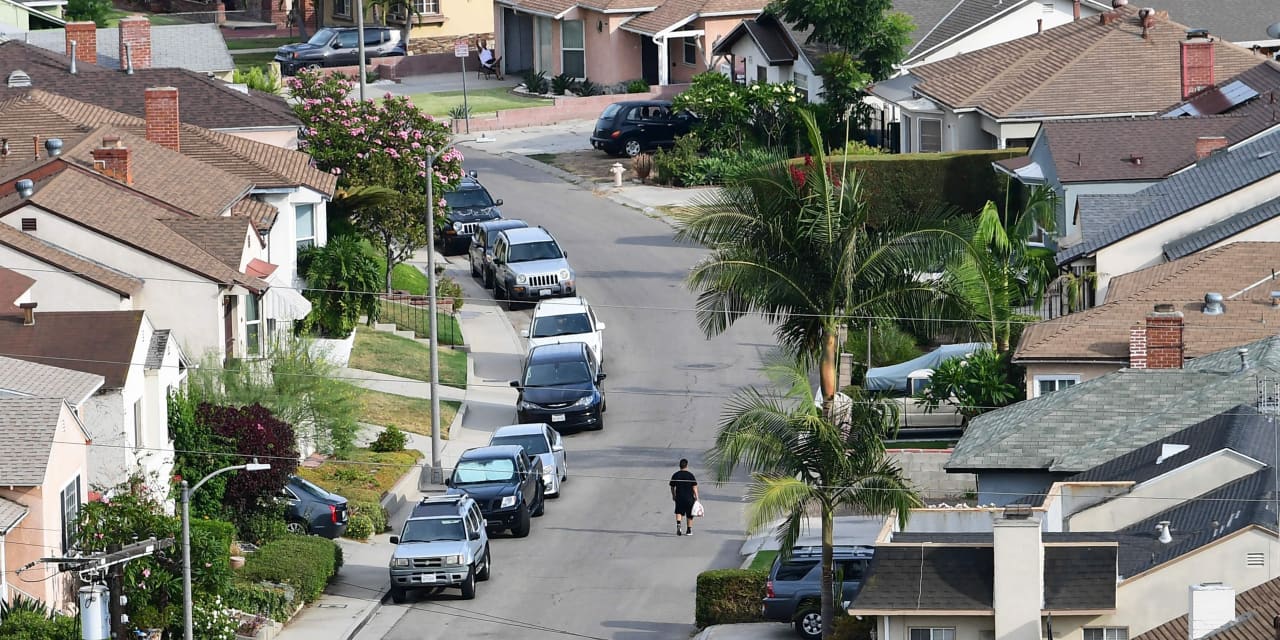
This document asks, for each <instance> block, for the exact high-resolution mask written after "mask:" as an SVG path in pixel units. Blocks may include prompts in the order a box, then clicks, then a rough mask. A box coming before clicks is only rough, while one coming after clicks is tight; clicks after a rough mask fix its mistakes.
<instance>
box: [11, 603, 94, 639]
mask: <svg viewBox="0 0 1280 640" xmlns="http://www.w3.org/2000/svg"><path fill="white" fill-rule="evenodd" d="M0 638H4V639H5V640H79V638H80V620H79V619H78V618H75V617H72V616H63V615H54V616H52V617H46V615H45V614H41V613H36V612H34V611H27V610H19V611H14V612H12V613H10V614H8V615H6V616H4V618H3V619H2V620H0Z"/></svg>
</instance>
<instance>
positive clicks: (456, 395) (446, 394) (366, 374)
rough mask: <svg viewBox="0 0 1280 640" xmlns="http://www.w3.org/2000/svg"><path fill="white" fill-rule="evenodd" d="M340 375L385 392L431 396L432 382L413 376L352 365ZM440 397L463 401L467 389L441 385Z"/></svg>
mask: <svg viewBox="0 0 1280 640" xmlns="http://www.w3.org/2000/svg"><path fill="white" fill-rule="evenodd" d="M338 371H339V376H340V377H342V378H344V379H346V380H349V381H350V382H353V383H355V384H356V385H358V386H360V387H364V388H365V389H370V390H373V391H381V392H383V393H394V394H396V395H398V396H408V397H410V398H430V397H431V383H429V382H424V381H422V380H415V379H413V378H401V377H400V376H393V375H391V374H387V373H378V372H376V371H365V370H363V369H352V368H350V367H342V368H341V369H339V370H338ZM439 388H440V399H441V400H453V401H455V402H461V401H463V400H465V399H466V396H467V390H466V389H459V388H457V387H450V386H447V385H443V384H442V385H439Z"/></svg>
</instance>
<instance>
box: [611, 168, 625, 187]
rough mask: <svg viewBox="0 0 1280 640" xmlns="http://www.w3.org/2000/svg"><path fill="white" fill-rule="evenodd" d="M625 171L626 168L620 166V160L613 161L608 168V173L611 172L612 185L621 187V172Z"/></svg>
mask: <svg viewBox="0 0 1280 640" xmlns="http://www.w3.org/2000/svg"><path fill="white" fill-rule="evenodd" d="M625 171H626V169H624V168H623V167H622V163H621V162H615V163H613V166H612V167H610V168H609V173H612V174H613V186H615V187H621V186H622V174H623V173H624V172H625Z"/></svg>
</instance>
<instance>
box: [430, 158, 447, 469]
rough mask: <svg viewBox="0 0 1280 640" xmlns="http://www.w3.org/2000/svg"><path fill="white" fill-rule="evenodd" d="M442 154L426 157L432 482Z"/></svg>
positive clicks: (436, 453) (436, 440) (436, 444)
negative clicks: (437, 191)
mask: <svg viewBox="0 0 1280 640" xmlns="http://www.w3.org/2000/svg"><path fill="white" fill-rule="evenodd" d="M440 153H443V151H439V152H436V153H432V154H429V155H428V156H427V296H428V298H427V305H428V313H429V314H430V317H429V318H428V319H427V325H428V326H429V327H430V335H429V336H428V338H430V340H431V343H430V345H429V346H430V347H431V483H432V484H440V483H442V482H444V467H443V466H442V465H441V464H440V349H439V345H438V344H437V343H436V201H435V198H436V197H435V180H433V177H434V175H435V170H436V169H435V165H436V157H437V156H438V155H439V154H440Z"/></svg>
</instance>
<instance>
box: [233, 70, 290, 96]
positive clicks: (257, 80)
mask: <svg viewBox="0 0 1280 640" xmlns="http://www.w3.org/2000/svg"><path fill="white" fill-rule="evenodd" d="M271 69H272V67H269V66H267V67H249V68H248V69H236V70H235V73H234V74H232V77H231V81H232V82H235V83H236V84H243V85H245V86H247V87H249V88H250V89H254V90H256V91H265V92H267V93H279V91H280V78H279V77H277V76H276V75H275V74H274V73H272V71H271Z"/></svg>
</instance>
